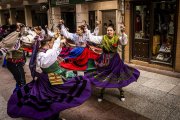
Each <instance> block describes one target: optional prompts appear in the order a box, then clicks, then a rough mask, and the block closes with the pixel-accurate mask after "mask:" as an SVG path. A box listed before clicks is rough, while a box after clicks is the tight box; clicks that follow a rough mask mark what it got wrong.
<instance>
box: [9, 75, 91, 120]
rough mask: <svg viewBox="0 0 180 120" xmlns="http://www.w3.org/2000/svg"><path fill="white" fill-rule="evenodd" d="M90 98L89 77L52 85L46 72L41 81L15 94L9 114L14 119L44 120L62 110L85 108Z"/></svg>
mask: <svg viewBox="0 0 180 120" xmlns="http://www.w3.org/2000/svg"><path fill="white" fill-rule="evenodd" d="M90 95H91V84H90V82H88V81H87V80H86V78H85V77H82V76H79V77H75V78H72V79H70V80H68V81H66V82H65V83H64V84H62V85H54V86H52V85H50V82H49V80H48V76H47V75H46V74H44V73H42V74H40V75H39V77H38V79H37V80H35V81H32V82H30V83H29V84H27V85H26V86H24V87H22V88H21V89H19V90H18V91H15V92H14V93H13V94H12V95H11V97H10V99H9V101H8V106H7V113H8V115H9V116H10V117H12V118H18V117H26V118H32V119H33V120H41V119H44V118H48V117H50V116H52V115H54V114H57V113H59V112H60V111H62V110H65V109H68V108H71V107H76V106H78V105H81V104H82V103H83V102H85V101H86V100H87V99H88V98H89V97H90Z"/></svg>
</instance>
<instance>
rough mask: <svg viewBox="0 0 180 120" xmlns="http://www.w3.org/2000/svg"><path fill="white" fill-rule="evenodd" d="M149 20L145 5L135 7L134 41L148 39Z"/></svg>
mask: <svg viewBox="0 0 180 120" xmlns="http://www.w3.org/2000/svg"><path fill="white" fill-rule="evenodd" d="M149 18H150V17H149V10H147V6H146V5H142V6H136V7H135V21H134V23H135V39H143V38H149V33H150V32H149V25H150V20H149Z"/></svg>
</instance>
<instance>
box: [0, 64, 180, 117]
mask: <svg viewBox="0 0 180 120" xmlns="http://www.w3.org/2000/svg"><path fill="white" fill-rule="evenodd" d="M25 71H26V78H27V79H28V81H30V80H31V77H30V72H29V69H28V66H27V65H26V66H25ZM140 72H141V75H140V78H139V79H138V81H137V82H134V83H132V84H131V85H129V86H127V87H125V88H124V91H125V96H126V101H125V102H121V101H120V100H119V99H118V95H119V92H118V90H117V89H107V90H106V91H105V95H104V98H105V100H104V101H103V102H101V103H98V102H97V99H96V97H97V95H98V92H99V90H98V89H96V88H94V87H93V96H92V97H91V98H90V99H89V100H88V101H87V102H85V103H84V104H83V105H81V106H79V107H75V108H72V109H69V110H65V111H63V112H62V113H61V116H62V117H63V118H66V119H67V120H147V119H152V120H180V79H179V78H175V77H169V76H166V75H162V74H157V73H152V72H147V71H143V70H140ZM0 82H1V85H0V120H27V119H22V118H19V119H12V118H10V117H8V115H7V113H6V109H7V106H6V105H7V100H8V98H9V96H10V94H11V93H12V90H13V89H14V86H15V81H14V80H13V77H12V75H11V74H10V73H9V71H7V69H5V68H2V67H0Z"/></svg>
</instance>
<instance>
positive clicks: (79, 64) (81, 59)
mask: <svg viewBox="0 0 180 120" xmlns="http://www.w3.org/2000/svg"><path fill="white" fill-rule="evenodd" d="M77 51H78V49H77ZM99 57H100V55H99V54H97V53H95V52H93V51H92V50H90V49H89V48H87V47H86V48H83V51H82V53H81V54H80V55H79V56H77V57H72V56H70V57H69V58H67V59H66V60H65V62H61V63H60V66H61V67H63V68H65V69H69V70H87V68H88V61H89V60H90V59H91V60H97V59H98V58H99Z"/></svg>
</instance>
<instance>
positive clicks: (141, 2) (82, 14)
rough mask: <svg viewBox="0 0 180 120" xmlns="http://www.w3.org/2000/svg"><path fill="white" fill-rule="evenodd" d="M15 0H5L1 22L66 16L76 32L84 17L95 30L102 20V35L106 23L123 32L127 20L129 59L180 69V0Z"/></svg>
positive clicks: (54, 19)
mask: <svg viewBox="0 0 180 120" xmlns="http://www.w3.org/2000/svg"><path fill="white" fill-rule="evenodd" d="M9 1H11V0H9ZM14 1H16V2H18V5H19V6H17V4H16V6H15V5H13V3H14V2H13V3H12V2H7V1H5V0H4V1H3V0H1V5H0V23H1V24H6V23H8V22H9V23H14V22H15V21H21V22H23V23H25V24H26V25H29V26H34V25H41V26H42V25H45V24H48V25H49V26H52V25H54V26H56V25H57V24H58V21H59V19H64V20H65V24H66V26H67V27H68V28H69V29H70V31H71V32H75V30H76V28H77V26H79V25H81V24H82V23H83V20H85V21H86V22H87V23H88V24H89V26H90V29H91V30H92V31H93V29H94V28H95V21H96V20H99V21H101V25H100V33H99V34H100V35H101V34H105V33H106V31H105V29H106V25H109V24H113V25H114V26H115V28H116V32H117V34H120V26H121V25H122V24H125V27H126V33H127V34H128V36H129V42H128V45H127V46H126V47H125V62H127V63H133V64H136V65H140V66H146V67H150V68H158V69H161V70H167V71H175V72H180V62H179V61H180V40H179V39H180V12H179V11H180V8H179V7H180V2H179V0H168V1H164V0H31V1H30V0H14ZM47 5H48V6H47ZM44 7H45V9H43V8H44ZM46 8H47V9H48V11H47V10H46ZM13 12H14V13H13ZM23 16H24V17H23Z"/></svg>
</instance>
